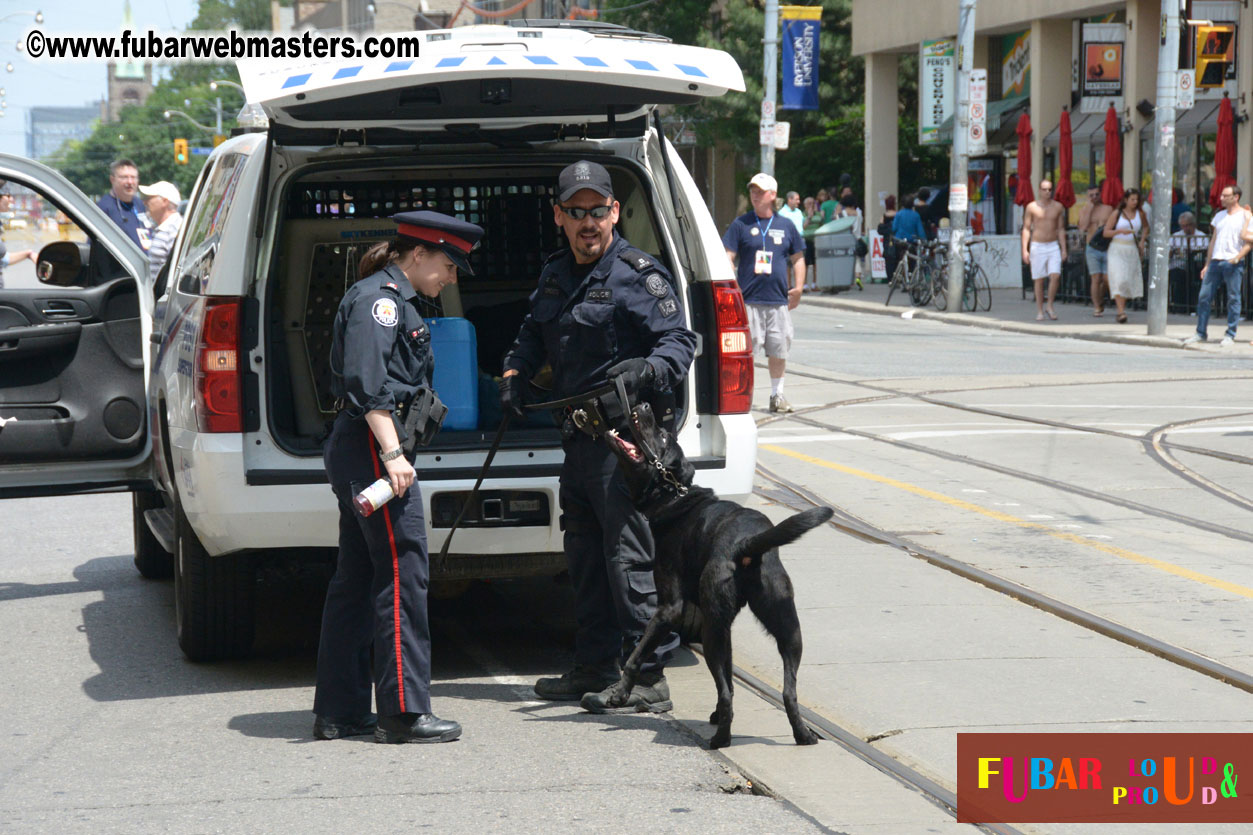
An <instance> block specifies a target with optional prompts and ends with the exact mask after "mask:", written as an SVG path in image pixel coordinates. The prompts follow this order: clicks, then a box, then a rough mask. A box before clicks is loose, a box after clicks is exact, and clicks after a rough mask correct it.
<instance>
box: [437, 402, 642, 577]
mask: <svg viewBox="0 0 1253 835" xmlns="http://www.w3.org/2000/svg"><path fill="white" fill-rule="evenodd" d="M621 380H622V378H621V377H619V378H618V382H619V385H620V386H621V395H620V396H622V397H623V398H624V399H623V401H622V407H623V411H624V412H625V411H626V408H627V400H626V399H625V393H626V387H625V386H623V385H621ZM614 390H615V389H614V386H613V385H612V384H605V385H603V386H599V387H597V388H595V389H592V390H591V391H589V392H587V393H586V394H576V395H574V396H573V397H564V398H562V399H560V400H547V401H545V402H543V403H526V404H523V406H522V408H523V409H529V410H530V411H533V412H538V411H540V410H544V409H563V408H565V407H566V406H577V405H582V404H584V403H586V402H587V401H589V400H593V399H595V398H598V397H602V396H604V395H606V394H611V393H613V392H614ZM512 419H513V416H512V415H510V414H509V413H508V412H505V414H504V415H503V416H502V417H501V419H500V425H499V426H498V427H496V435H495V437H493V438H492V445H491V446H490V447H488V449H487V457H486V458H484V459H483V467H482V469H480V470H479V477H478V479H476V480H475V482H474V487H473V488H471V490H470V495H468V496H466V500H465V503H464V504H463V505H461V511H460V512H459V513H458V514H457V518H456V519H454V520H453V523H452V527H451V528H449V529H448V536H447V537H445V538H444V544H443V546H442V547H441V548H440V549H439V554H438V555H437V556H436V557H435V564H434V571H439V572H443V571H444V570H445V569H446V568H447V563H448V546H449V545H451V544H452V535H453V534H454V533H456V532H457V528H458V527H460V525H461V520H462V519H464V518H465V515H466V513H467V512H468V511H469V510H470V506H471V505H473V504H474V499H475V498H476V497H477V496H478V494H479V487H481V486H482V485H483V479H484V478H486V477H487V471H488V469H490V468H491V466H492V459H494V458H495V457H496V450H498V449H500V442H501V440H502V439H503V438H504V437H505V430H506V429H508V428H509V421H510V420H512ZM434 571H433V572H432V573H434Z"/></svg>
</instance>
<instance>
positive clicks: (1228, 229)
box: [1211, 209, 1248, 261]
mask: <svg viewBox="0 0 1253 835" xmlns="http://www.w3.org/2000/svg"><path fill="white" fill-rule="evenodd" d="M1247 217H1248V215H1246V214H1245V213H1244V210H1243V209H1236V210H1235V211H1234V212H1232V213H1230V214H1228V213H1227V210H1226V209H1223V210H1222V211H1221V212H1219V213H1218V214H1216V215H1214V220H1213V225H1214V254H1213V255H1212V256H1211V257H1212V258H1213V259H1214V260H1215V261H1230V260H1231V259H1232V258H1235V257H1236V256H1237V255H1239V254H1240V250H1242V249H1244V242H1243V241H1241V240H1240V233H1241V232H1242V231H1243V230H1244V223H1245V219H1246V218H1247Z"/></svg>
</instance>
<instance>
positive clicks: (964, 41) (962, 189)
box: [945, 0, 976, 313]
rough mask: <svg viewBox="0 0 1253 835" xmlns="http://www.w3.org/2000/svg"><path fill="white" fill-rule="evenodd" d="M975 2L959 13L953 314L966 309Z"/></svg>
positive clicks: (951, 206) (951, 228) (951, 220)
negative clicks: (971, 69) (964, 306)
mask: <svg viewBox="0 0 1253 835" xmlns="http://www.w3.org/2000/svg"><path fill="white" fill-rule="evenodd" d="M975 1H976V0H961V5H960V6H959V8H958V12H957V91H956V92H957V111H956V113H954V115H953V163H952V167H951V172H950V176H949V186H948V210H949V211H948V304H947V307H946V308H945V309H946V310H947V311H948V312H949V313H957V312H958V311H960V310H961V308H962V290H963V287H962V285H963V283H964V282H965V279H966V260H965V252H964V251H963V244H964V242H965V238H966V212H967V205H968V202H969V195H967V194H966V188H967V186H966V183H967V176H966V173H967V169H968V168H969V154H968V148H969V145H968V142H969V138H970V67H971V64H972V63H974V54H975Z"/></svg>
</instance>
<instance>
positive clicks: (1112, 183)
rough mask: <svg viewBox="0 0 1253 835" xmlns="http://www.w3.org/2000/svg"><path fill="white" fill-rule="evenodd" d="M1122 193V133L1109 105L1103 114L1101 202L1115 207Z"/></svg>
mask: <svg viewBox="0 0 1253 835" xmlns="http://www.w3.org/2000/svg"><path fill="white" fill-rule="evenodd" d="M1122 192H1123V188H1122V131H1121V130H1120V129H1119V126H1118V114H1117V113H1116V112H1115V111H1114V105H1112V104H1111V105H1110V106H1109V110H1107V111H1106V112H1105V188H1103V189H1102V190H1101V202H1102V203H1104V204H1105V205H1107V206H1117V205H1118V201H1119V200H1122Z"/></svg>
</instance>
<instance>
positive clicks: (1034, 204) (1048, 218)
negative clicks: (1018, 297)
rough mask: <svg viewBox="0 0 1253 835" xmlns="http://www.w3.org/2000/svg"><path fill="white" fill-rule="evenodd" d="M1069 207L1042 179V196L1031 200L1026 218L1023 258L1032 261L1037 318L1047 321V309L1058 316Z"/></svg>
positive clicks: (1024, 261)
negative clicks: (1055, 302) (1056, 302)
mask: <svg viewBox="0 0 1253 835" xmlns="http://www.w3.org/2000/svg"><path fill="white" fill-rule="evenodd" d="M1065 213H1066V209H1065V207H1064V206H1062V204H1061V203H1058V202H1057V201H1056V200H1054V199H1053V184H1052V183H1051V182H1049V181H1048V180H1041V181H1040V197H1039V198H1038V199H1036V200H1032V201H1031V202H1030V203H1028V204H1027V211H1026V212H1025V213H1024V214H1023V218H1022V262H1023V263H1024V264H1030V265H1031V280H1032V282H1033V283H1034V284H1035V311H1036V312H1035V320H1036V321H1037V322H1043V321H1044V315H1045V313H1047V314H1048V317H1049V318H1050V319H1056V318H1057V314H1056V313H1055V312H1054V311H1053V299H1055V298H1057V285H1059V284H1061V281H1062V262H1063V261H1065V260H1066V219H1065V218H1066V214H1065ZM1045 278H1047V279H1048V280H1049V299H1048V301H1049V304H1048V308H1047V309H1045V307H1044V279H1045Z"/></svg>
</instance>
